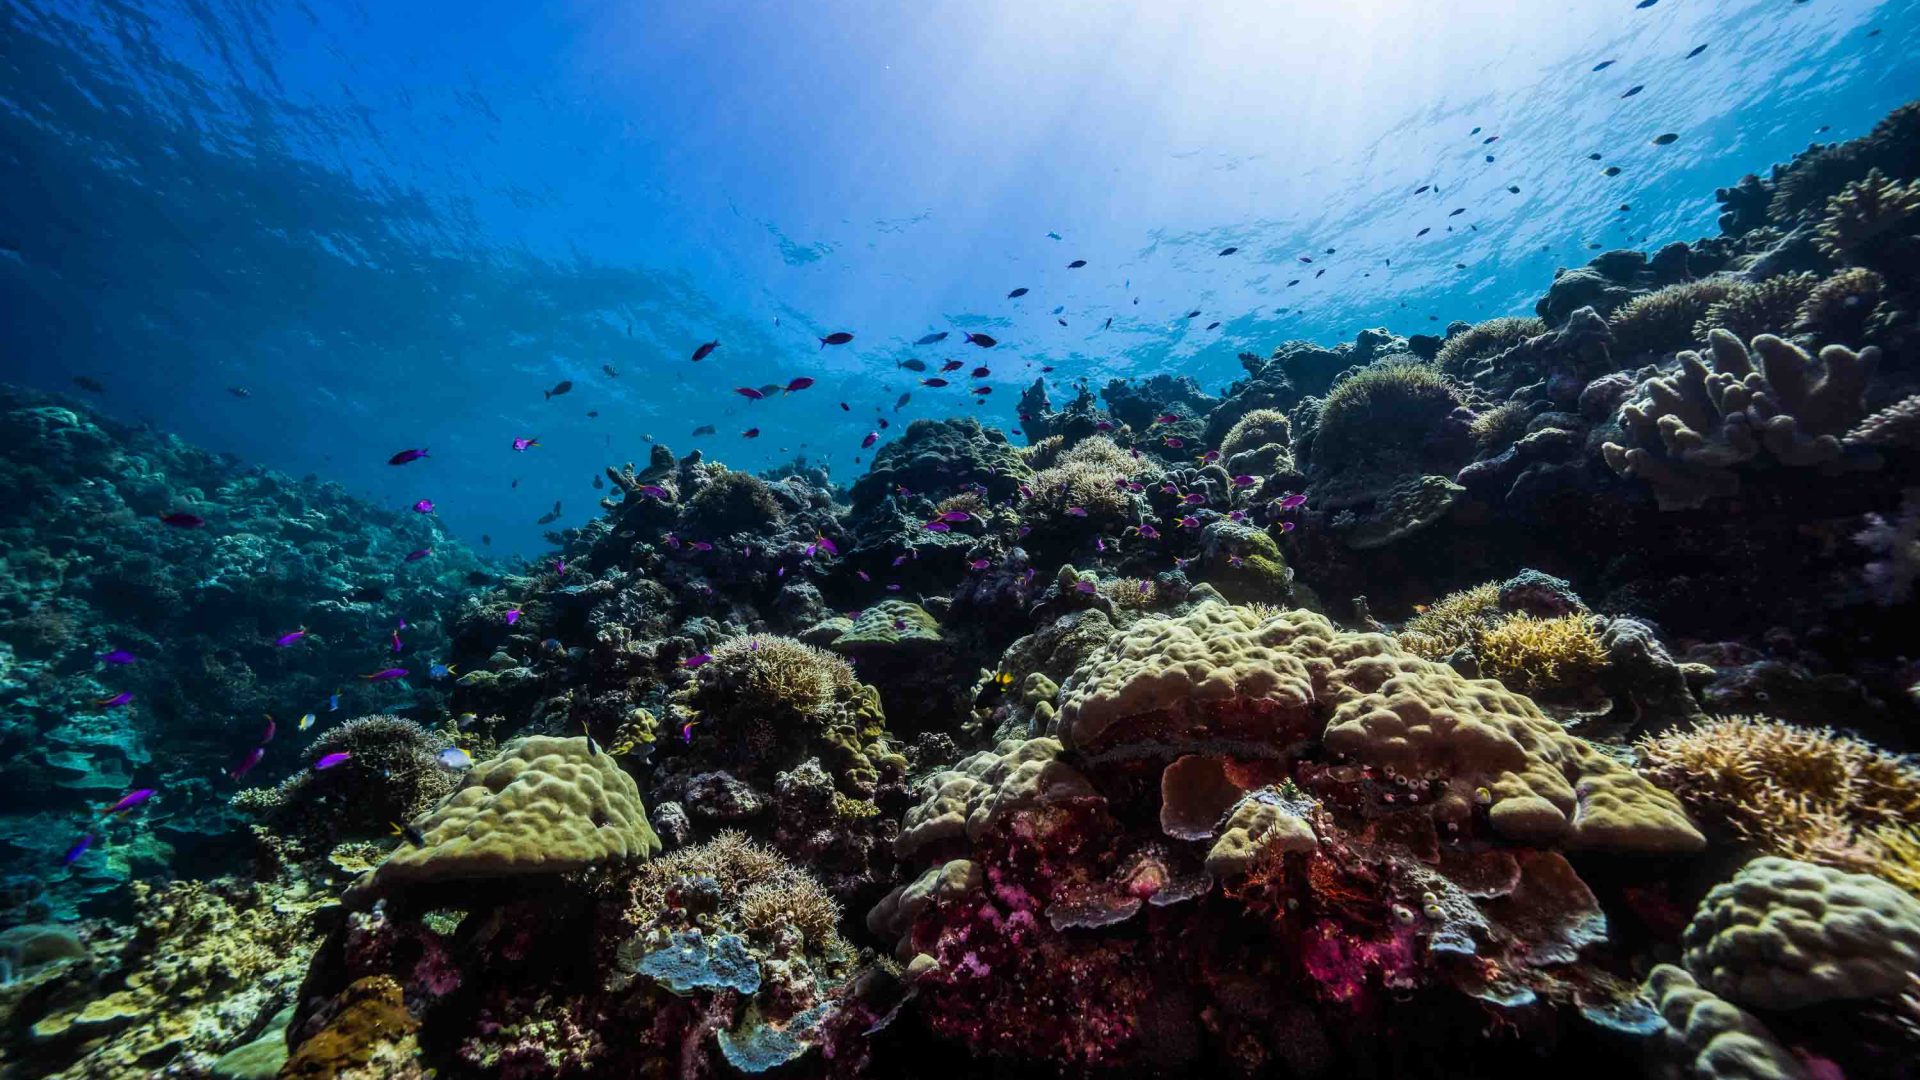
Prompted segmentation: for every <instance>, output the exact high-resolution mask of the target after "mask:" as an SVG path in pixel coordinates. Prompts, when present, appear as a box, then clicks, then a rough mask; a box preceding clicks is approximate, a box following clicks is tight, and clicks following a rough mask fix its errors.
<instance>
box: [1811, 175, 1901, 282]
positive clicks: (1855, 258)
mask: <svg viewBox="0 0 1920 1080" xmlns="http://www.w3.org/2000/svg"><path fill="white" fill-rule="evenodd" d="M1814 242H1815V243H1816V244H1818V245H1819V247H1820V250H1821V251H1823V252H1825V253H1826V254H1827V255H1828V256H1830V257H1831V258H1833V259H1835V260H1840V261H1844V262H1847V263H1850V264H1853V265H1856V266H1867V267H1872V268H1873V269H1875V270H1880V271H1882V272H1884V273H1890V274H1900V275H1902V276H1910V275H1911V274H1912V273H1913V271H1912V269H1911V268H1910V267H1906V266H1903V265H1900V264H1901V263H1902V262H1903V261H1905V260H1906V259H1908V258H1910V257H1911V256H1912V255H1913V254H1914V253H1915V252H1916V251H1920V180H1913V181H1909V182H1906V183H1901V182H1899V181H1896V180H1889V179H1888V178H1887V177H1886V176H1885V175H1884V174H1882V173H1881V172H1880V170H1878V169H1875V170H1873V171H1871V172H1869V173H1868V174H1867V175H1866V177H1865V178H1864V179H1862V180H1859V181H1856V182H1854V183H1851V184H1848V185H1847V186H1846V187H1844V188H1842V189H1841V190H1840V193H1839V194H1838V195H1835V196H1834V197H1833V198H1831V199H1829V200H1827V213H1826V217H1824V218H1822V219H1821V221H1820V230H1819V232H1818V233H1817V234H1816V235H1815V238H1814Z"/></svg>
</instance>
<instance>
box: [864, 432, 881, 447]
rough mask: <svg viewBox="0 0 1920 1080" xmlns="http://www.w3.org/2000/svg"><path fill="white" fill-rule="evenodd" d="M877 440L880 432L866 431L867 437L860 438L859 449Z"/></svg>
mask: <svg viewBox="0 0 1920 1080" xmlns="http://www.w3.org/2000/svg"><path fill="white" fill-rule="evenodd" d="M879 441H880V433H879V432H877V431H869V432H867V437H866V438H864V439H861V440H860V449H862V450H865V449H867V448H868V447H870V446H872V445H873V444H874V443H877V442H879Z"/></svg>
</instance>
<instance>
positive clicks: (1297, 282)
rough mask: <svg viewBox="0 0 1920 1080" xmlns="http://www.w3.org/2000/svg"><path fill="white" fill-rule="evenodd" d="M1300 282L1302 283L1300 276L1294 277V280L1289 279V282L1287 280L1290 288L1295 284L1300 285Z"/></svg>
mask: <svg viewBox="0 0 1920 1080" xmlns="http://www.w3.org/2000/svg"><path fill="white" fill-rule="evenodd" d="M1298 284H1300V279H1299V278H1294V279H1293V280H1292V281H1289V282H1287V288H1289V289H1291V288H1293V287H1294V286H1295V285H1298Z"/></svg>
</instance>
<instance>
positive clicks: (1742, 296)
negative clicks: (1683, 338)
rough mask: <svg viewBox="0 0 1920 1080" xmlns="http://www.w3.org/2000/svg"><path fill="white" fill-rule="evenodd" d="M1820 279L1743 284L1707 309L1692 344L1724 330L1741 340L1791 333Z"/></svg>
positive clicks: (1797, 277) (1795, 276)
mask: <svg viewBox="0 0 1920 1080" xmlns="http://www.w3.org/2000/svg"><path fill="white" fill-rule="evenodd" d="M1819 280H1820V279H1819V278H1817V277H1815V276H1814V275H1812V274H1782V275H1780V276H1778V277H1771V278H1768V279H1767V280H1765V281H1759V282H1752V283H1743V284H1741V285H1739V286H1738V287H1736V288H1735V289H1733V291H1731V292H1729V293H1728V294H1727V295H1726V296H1724V297H1722V298H1720V299H1719V300H1716V301H1715V302H1714V303H1713V304H1712V305H1711V306H1709V307H1708V308H1707V310H1706V311H1705V312H1704V313H1703V314H1702V315H1701V316H1700V321H1699V322H1698V323H1696V324H1695V325H1694V328H1693V336H1692V338H1691V340H1690V343H1691V342H1692V341H1707V340H1710V339H1711V337H1712V335H1713V332H1714V331H1715V330H1725V331H1726V332H1727V333H1730V334H1732V335H1733V336H1734V337H1736V338H1739V339H1740V340H1741V341H1751V340H1753V339H1754V338H1756V337H1759V336H1760V335H1761V334H1785V333H1788V332H1790V331H1792V329H1793V327H1794V325H1795V324H1796V323H1798V322H1799V321H1800V309H1801V306H1802V305H1803V304H1805V303H1806V302H1807V300H1808V299H1809V298H1810V297H1811V296H1812V295H1813V290H1814V287H1815V286H1816V285H1817V284H1818V282H1819Z"/></svg>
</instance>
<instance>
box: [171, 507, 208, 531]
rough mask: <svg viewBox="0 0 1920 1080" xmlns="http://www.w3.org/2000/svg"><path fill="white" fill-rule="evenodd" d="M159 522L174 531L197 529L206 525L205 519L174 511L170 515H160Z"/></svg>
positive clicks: (196, 515)
mask: <svg viewBox="0 0 1920 1080" xmlns="http://www.w3.org/2000/svg"><path fill="white" fill-rule="evenodd" d="M160 521H161V523H162V524H166V525H171V526H173V527H174V528H176V529H197V528H199V527H200V526H202V525H205V524H206V523H207V519H206V518H203V517H201V516H200V515H198V514H189V513H186V512H185V511H181V510H176V511H174V512H173V513H171V514H162V515H160Z"/></svg>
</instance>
